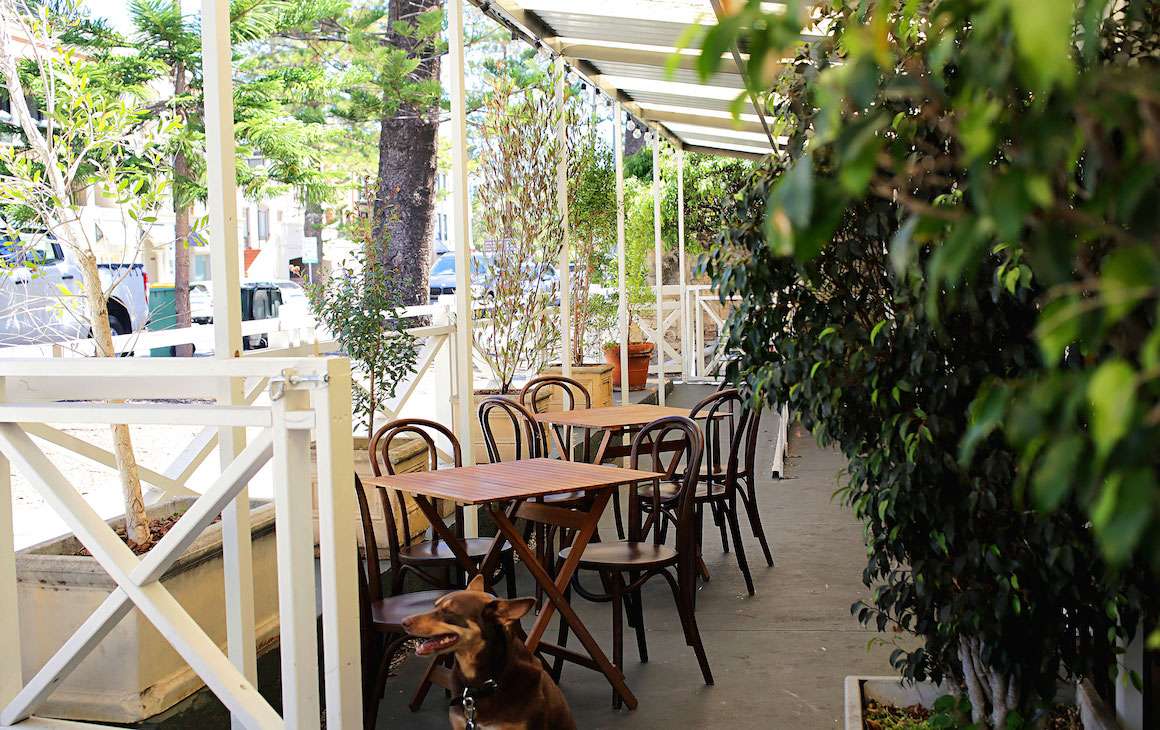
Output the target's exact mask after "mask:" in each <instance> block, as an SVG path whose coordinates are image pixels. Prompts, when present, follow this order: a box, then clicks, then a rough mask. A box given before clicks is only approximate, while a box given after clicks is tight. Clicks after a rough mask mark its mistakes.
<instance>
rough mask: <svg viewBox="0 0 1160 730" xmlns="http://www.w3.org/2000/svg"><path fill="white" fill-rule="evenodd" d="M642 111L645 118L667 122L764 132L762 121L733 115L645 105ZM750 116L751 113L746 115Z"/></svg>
mask: <svg viewBox="0 0 1160 730" xmlns="http://www.w3.org/2000/svg"><path fill="white" fill-rule="evenodd" d="M641 112H642V113H643V114H644V116H645V119H649V120H652V121H655V122H662V123H667V124H688V125H692V126H697V127H713V128H716V129H729V130H734V129H735V130H740V131H743V132H764V131H765V127H763V126H762V125H761V122H750V121H746V120H744V119H734V118H733V117H732V116H726V117H715V116H710V115H708V114H696V113H693V112H675V111H664V110H660V109H654V108H652V107H647V106H643V107H641ZM745 116H750V115H748V114H747V115H745Z"/></svg>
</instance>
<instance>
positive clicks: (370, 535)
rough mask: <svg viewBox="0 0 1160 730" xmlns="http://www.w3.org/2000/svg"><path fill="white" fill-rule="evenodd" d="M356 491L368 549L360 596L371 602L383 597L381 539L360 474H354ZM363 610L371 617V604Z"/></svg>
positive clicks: (361, 578)
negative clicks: (380, 560) (373, 522)
mask: <svg viewBox="0 0 1160 730" xmlns="http://www.w3.org/2000/svg"><path fill="white" fill-rule="evenodd" d="M354 491H355V494H357V495H358V516H359V523H360V524H361V525H362V531H363V543H364V545H365V547H366V551H367V565H366V574H364V573H363V570H362V566H361V565H360V566H359V571H358V577H359V584H360V586H359V588H360V590H359V594H360V596H359V597H360V598H363V599H364V600H365V601H366V602H367V603H368V604H369V603H373V602H374V601H379V600H382V598H383V571H382V568H381V567H380V566H379V541H378V540H377V539H375V527H374V525H373V524H372V523H371V509H370V505H369V504H367V496H366V494H365V493H364V492H363V484H362V480H361V479H359V478H358V474H355V475H354ZM363 589H365V590H366V595H365V596H363V595H362V592H363ZM363 610H364V612H365V613H366V614H367V616H368V617H369V610H370V609H369V606H363Z"/></svg>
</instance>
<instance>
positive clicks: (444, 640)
mask: <svg viewBox="0 0 1160 730" xmlns="http://www.w3.org/2000/svg"><path fill="white" fill-rule="evenodd" d="M457 641H459V637H458V636H456V635H455V634H441V635H439V636H433V637H431V638H430V639H427V640H426V641H424V642H423V643H422V644H419V646H418V647H417V648H416V649H415V653H416V654H418V655H420V656H423V655H426V654H434V653H436V652H440V651H443V650H444V649H447V648H449V647H452V646H455V642H457Z"/></svg>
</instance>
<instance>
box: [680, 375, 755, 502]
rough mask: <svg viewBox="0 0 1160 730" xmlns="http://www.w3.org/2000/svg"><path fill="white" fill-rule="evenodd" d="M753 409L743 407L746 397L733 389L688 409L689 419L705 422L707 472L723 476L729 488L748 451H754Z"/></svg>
mask: <svg viewBox="0 0 1160 730" xmlns="http://www.w3.org/2000/svg"><path fill="white" fill-rule="evenodd" d="M752 416H753V410H751V409H749V408H746V407H745V400H744V399H743V398H742V397H741V393H740V392H739V391H738V390H737V389H736V388H729V389H727V390H721V391H718V392H716V393H714V394H713V395H711V396H709V397H707V398H705V399H703V400H702V401H701V402H700V403H698V404H697V405H695V406H693V408H692V409H691V410H690V411H689V418H692V419H693V420H694V421H703V422H704V424H705V463H706V464H707V465H708V468H709V471H708V473H709V474H710V475H717V476H718V478H722V477H723V478H724V481H725V484H726V487H727V488H729V489H732V488H733V486H734V485H735V484H736V481H737V476H738V474H739V472H740V470H741V469H744V468H745V467H746V466H747V464H748V458H749V457H750V454H748V453H742V451H743V448H744V449H749V448H750V447H752V449H753V450H754V452H756V446H757V444H756V439H755V438H754V437H755V436H756V433H755V432H754V430H753V428H752V427H751V420H752Z"/></svg>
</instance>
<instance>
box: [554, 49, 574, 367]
mask: <svg viewBox="0 0 1160 730" xmlns="http://www.w3.org/2000/svg"><path fill="white" fill-rule="evenodd" d="M564 81H565V79H564V59H563V58H562V57H560V56H556V112H557V113H558V114H559V115H560V119H559V121H558V122H557V123H556V143H557V144H559V145H560V155H559V160H558V161H557V163H556V207H557V209H558V210H559V212H560V220H561V221H562V223H563V226H564V240H563V242H562V245H561V246H560V264H559V270H560V367H561V372H562V373H563V374H564V377H565V378H570V377H572V301H571V300H572V284H571V272H570V271H569V270H568V264H569V263H571V260H572V255H571V251H570V250H569V249H570V248H571V241H570V240H569V238H568V115H567V111H566V107H567V105H566V103H565V95H564Z"/></svg>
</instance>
